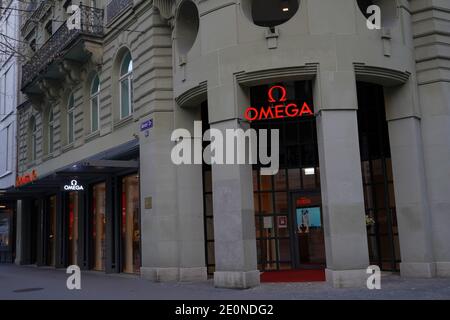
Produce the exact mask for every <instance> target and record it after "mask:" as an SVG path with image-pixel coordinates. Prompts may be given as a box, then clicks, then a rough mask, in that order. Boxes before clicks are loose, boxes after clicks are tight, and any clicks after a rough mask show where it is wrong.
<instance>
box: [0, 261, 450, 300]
mask: <svg viewBox="0 0 450 320" xmlns="http://www.w3.org/2000/svg"><path fill="white" fill-rule="evenodd" d="M68 276H69V275H68V274H66V273H65V270H63V269H57V270H55V269H51V268H42V267H40V268H37V267H34V266H16V265H1V264H0V300H4V299H89V300H92V299H164V300H171V299H180V300H181V299H183V300H186V299H189V300H198V299H205V300H206V299H213V300H231V299H232V300H241V299H243V300H246V299H251V300H260V299H262V300H276V299H283V300H292V299H333V300H335V299H448V300H450V279H438V278H434V279H402V278H400V277H399V276H398V275H392V274H384V275H383V277H382V281H381V290H368V289H366V288H363V289H334V288H332V287H330V286H329V285H327V284H326V283H325V282H314V283H276V284H275V283H274V284H268V283H264V284H262V285H261V286H259V287H257V288H253V289H248V290H232V289H218V288H214V286H213V282H212V280H209V281H205V282H197V283H154V282H150V281H147V280H144V279H140V278H139V277H137V276H130V275H106V274H104V273H98V272H93V271H87V272H82V275H81V287H82V288H81V290H72V291H71V290H68V289H67V287H66V280H67V277H68Z"/></svg>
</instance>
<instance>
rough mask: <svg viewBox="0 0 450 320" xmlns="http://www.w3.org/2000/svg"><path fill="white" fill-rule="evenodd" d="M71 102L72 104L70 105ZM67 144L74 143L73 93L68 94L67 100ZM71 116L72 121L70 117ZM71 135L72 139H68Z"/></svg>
mask: <svg viewBox="0 0 450 320" xmlns="http://www.w3.org/2000/svg"><path fill="white" fill-rule="evenodd" d="M71 101H72V102H73V103H72V105H70V104H71ZM66 108H67V119H66V120H67V121H66V122H67V144H72V143H74V142H75V97H74V95H73V92H72V93H70V94H69V99H68V100H67V105H66ZM71 116H72V120H71V119H70V117H71ZM71 124H72V132H70V125H71ZM71 133H72V139H70V134H71Z"/></svg>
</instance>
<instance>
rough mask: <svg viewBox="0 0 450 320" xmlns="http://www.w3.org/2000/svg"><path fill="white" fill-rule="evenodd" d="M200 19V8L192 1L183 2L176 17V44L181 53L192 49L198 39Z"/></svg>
mask: <svg viewBox="0 0 450 320" xmlns="http://www.w3.org/2000/svg"><path fill="white" fill-rule="evenodd" d="M199 25H200V19H199V14H198V9H197V6H196V5H195V3H193V2H192V1H185V2H183V3H182V4H181V5H180V7H179V8H178V15H177V19H176V31H175V32H176V37H175V38H176V44H177V48H178V52H179V53H180V54H186V53H188V52H189V50H191V48H192V46H193V45H194V42H195V40H196V39H197V34H198V29H199Z"/></svg>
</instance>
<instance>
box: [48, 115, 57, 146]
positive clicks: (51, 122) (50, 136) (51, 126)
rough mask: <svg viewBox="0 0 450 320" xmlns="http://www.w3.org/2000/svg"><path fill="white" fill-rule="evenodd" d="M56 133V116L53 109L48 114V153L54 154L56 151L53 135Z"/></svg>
mask: <svg viewBox="0 0 450 320" xmlns="http://www.w3.org/2000/svg"><path fill="white" fill-rule="evenodd" d="M54 131H55V124H54V116H53V109H50V110H49V112H48V140H47V141H48V153H52V152H53V151H54V147H53V135H54Z"/></svg>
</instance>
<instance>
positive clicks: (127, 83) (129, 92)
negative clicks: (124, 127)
mask: <svg viewBox="0 0 450 320" xmlns="http://www.w3.org/2000/svg"><path fill="white" fill-rule="evenodd" d="M119 82H120V118H121V119H123V118H125V117H127V116H129V115H130V114H131V113H132V112H133V60H132V59H131V53H130V52H129V51H128V52H127V53H126V54H125V55H124V57H123V59H122V63H121V64H120V79H119Z"/></svg>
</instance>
